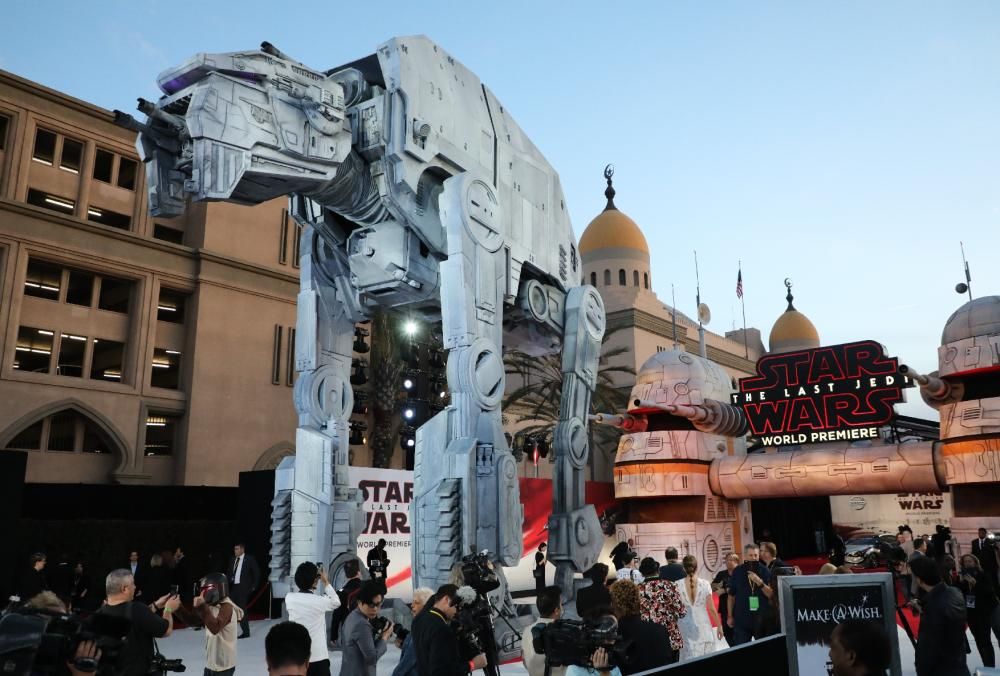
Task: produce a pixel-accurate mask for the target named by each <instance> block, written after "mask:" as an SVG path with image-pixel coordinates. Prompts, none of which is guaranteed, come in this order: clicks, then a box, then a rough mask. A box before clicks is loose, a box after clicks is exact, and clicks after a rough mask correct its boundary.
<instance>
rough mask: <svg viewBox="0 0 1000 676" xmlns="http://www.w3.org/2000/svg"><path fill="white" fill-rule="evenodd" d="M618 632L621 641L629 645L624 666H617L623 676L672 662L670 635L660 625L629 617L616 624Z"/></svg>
mask: <svg viewBox="0 0 1000 676" xmlns="http://www.w3.org/2000/svg"><path fill="white" fill-rule="evenodd" d="M618 631H619V632H620V633H621V635H622V639H623V640H625V641H626V642H628V643H629V645H628V647H627V650H626V655H627V657H626V660H625V664H621V665H619V668H620V669H621V671H622V674H624V676H628V674H637V673H639V672H640V671H646V670H648V669H655V668H657V667H663V666H666V665H668V664H670V663H671V662H673V659H674V651H673V648H671V647H670V635H669V634H668V633H667V628H666V627H664V626H663V625H662V624H656V623H655V622H647V621H645V620H643V619H641V618H640V617H639V616H638V615H630V616H628V617H623V618H622V619H621V621H619V622H618Z"/></svg>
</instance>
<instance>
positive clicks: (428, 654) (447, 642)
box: [412, 584, 486, 676]
mask: <svg viewBox="0 0 1000 676" xmlns="http://www.w3.org/2000/svg"><path fill="white" fill-rule="evenodd" d="M428 604H430V607H425V608H424V611H423V612H422V613H420V614H419V615H417V618H416V619H415V620H414V621H413V631H412V633H413V646H414V648H416V651H417V670H418V671H419V672H420V673H421V674H427V675H428V676H430V675H432V674H433V676H465V674H468V673H470V672H473V671H475V670H476V669H482V668H483V667H485V666H486V655H485V654H483V653H479V654H478V655H476V656H475V657H474V658H472V659H471V660H463V659H462V657H461V655H460V653H459V646H458V639H457V638H456V636H455V634H454V632H452V630H451V621H452V620H453V619H454V618H455V614H456V613H457V612H458V604H459V601H458V587H456V586H455V585H453V584H444V585H441V586H440V587H439V588H438V590H437V593H435V594H434V596H432V597H431V598H430V599H429V600H428Z"/></svg>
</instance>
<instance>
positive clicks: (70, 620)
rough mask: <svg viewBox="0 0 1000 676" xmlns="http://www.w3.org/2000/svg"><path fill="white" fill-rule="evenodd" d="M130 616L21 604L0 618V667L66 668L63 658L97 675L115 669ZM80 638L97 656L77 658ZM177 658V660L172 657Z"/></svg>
mask: <svg viewBox="0 0 1000 676" xmlns="http://www.w3.org/2000/svg"><path fill="white" fill-rule="evenodd" d="M131 629H132V622H131V621H129V620H128V619H126V618H123V617H115V616H113V615H105V614H103V613H96V614H94V615H90V616H89V617H86V618H84V617H81V616H79V615H75V614H66V613H60V612H56V611H51V610H43V609H39V608H19V609H17V610H15V611H13V612H10V613H8V614H7V615H4V616H3V618H0V673H2V674H4V676H20V675H21V674H36V673H42V674H65V673H68V672H69V670H68V667H67V663H68V662H72V663H73V666H74V667H76V668H77V669H79V670H80V671H85V672H92V673H95V674H96V676H104V675H105V674H112V673H114V671H115V669H116V667H117V664H118V658H119V656H120V654H121V650H122V646H123V645H124V643H125V637H126V636H128V634H129V632H130V631H131ZM84 641H93V642H94V644H95V645H96V646H97V648H98V649H100V651H101V654H100V659H97V660H95V659H92V658H83V657H81V658H77V657H76V651H77V648H78V647H79V646H80V644H81V643H83V642H84ZM176 661H177V662H179V660H176Z"/></svg>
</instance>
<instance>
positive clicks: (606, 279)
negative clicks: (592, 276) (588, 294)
mask: <svg viewBox="0 0 1000 676" xmlns="http://www.w3.org/2000/svg"><path fill="white" fill-rule="evenodd" d="M604 286H611V270H605V271H604Z"/></svg>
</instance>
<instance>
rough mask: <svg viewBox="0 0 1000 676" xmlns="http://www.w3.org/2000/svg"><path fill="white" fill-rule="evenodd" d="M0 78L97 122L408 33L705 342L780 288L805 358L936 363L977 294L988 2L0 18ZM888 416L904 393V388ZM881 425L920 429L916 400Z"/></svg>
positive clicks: (993, 130)
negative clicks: (288, 62) (163, 79)
mask: <svg viewBox="0 0 1000 676" xmlns="http://www.w3.org/2000/svg"><path fill="white" fill-rule="evenodd" d="M3 14H4V20H3V21H2V23H0V68H3V69H5V70H9V71H12V72H14V73H16V74H18V75H21V76H23V77H27V78H30V79H32V80H36V81H38V82H40V83H42V84H45V85H47V86H50V87H53V88H55V89H59V90H62V91H65V92H67V93H69V94H72V95H74V96H77V97H79V98H82V99H85V100H87V101H91V102H93V103H96V104H98V105H101V106H104V107H106V108H122V109H126V110H131V109H132V107H133V106H134V102H135V98H136V97H137V96H145V97H147V98H153V97H155V96H156V95H157V91H156V89H155V86H154V80H155V76H156V74H157V73H158V72H159V71H160V70H162V69H164V68H167V67H169V66H172V65H176V64H177V63H179V62H181V61H182V60H184V59H185V58H187V57H189V56H191V55H192V54H194V53H196V52H199V51H209V52H222V51H233V50H239V49H248V48H253V47H255V46H257V45H258V44H259V43H260V42H261V41H262V40H269V41H271V42H273V43H274V44H276V45H277V46H278V47H279V48H281V49H282V50H284V51H285V52H287V53H289V54H291V55H292V56H293V57H295V58H297V59H299V60H301V61H302V62H304V63H307V64H309V65H312V66H313V67H316V68H326V67H332V66H334V65H338V64H340V63H344V62H347V61H351V60H353V59H355V58H358V57H360V56H364V55H368V54H371V53H372V52H373V51H374V49H375V47H376V46H377V45H378V44H379V43H380V42H382V41H384V40H385V39H387V38H388V37H391V36H393V35H405V34H416V33H423V34H426V35H428V36H430V37H431V38H432V39H434V40H435V41H437V42H438V43H439V44H441V45H442V46H443V47H444V48H445V49H446V50H448V51H449V52H450V53H451V54H452V55H453V56H455V57H456V58H458V59H459V60H461V61H462V62H464V63H465V64H466V65H467V66H468V67H469V68H471V69H472V70H473V71H474V72H476V73H477V74H478V75H479V76H480V78H481V79H482V80H483V81H484V82H485V83H487V84H488V85H489V87H490V88H491V89H492V90H493V91H494V92H495V93H496V94H497V96H498V97H499V98H500V100H501V101H503V103H504V105H505V107H506V108H507V109H508V110H510V111H512V113H513V114H514V116H515V118H516V119H517V120H518V123H519V124H520V125H521V127H522V128H524V129H525V131H526V132H527V133H528V134H529V135H530V136H531V138H532V139H533V141H534V142H535V143H536V145H538V147H539V148H540V149H541V150H542V151H543V152H544V153H545V154H546V156H547V158H548V159H549V161H550V162H551V163H552V164H553V166H555V168H556V169H557V170H558V171H559V172H560V175H561V178H562V183H563V186H564V190H565V192H566V197H567V202H568V205H569V207H570V212H571V214H572V217H573V223H574V227H575V228H576V231H577V233H578V234H579V233H581V232H582V231H583V229H584V228H585V227H586V225H587V223H588V222H589V221H590V219H591V218H592V217H593V216H594V215H596V214H597V213H598V212H599V211H600V210H601V209H602V208H603V205H604V198H603V196H602V191H603V189H604V183H603V180H602V178H601V171H602V169H603V167H604V165H605V163H607V162H613V163H614V164H615V166H616V169H617V173H616V175H615V179H616V181H615V185H616V189H617V190H618V197H617V198H616V203H617V204H618V206H619V208H620V209H622V210H623V211H625V212H626V213H628V214H629V215H630V216H631V217H632V218H634V219H635V221H636V222H637V223H639V225H640V226H641V227H642V228H643V230H644V231H645V233H646V237H647V239H648V240H649V244H650V247H651V250H652V255H653V285H654V288H655V290H656V291H657V292H658V293H659V295H660V297H661V298H662V299H663V300H665V301H667V302H669V299H670V285H671V283H673V284H674V285H675V287H676V291H677V300H678V306H679V308H680V309H681V310H683V311H685V312H687V313H688V314H691V315H693V314H694V294H695V289H694V286H695V284H694V260H693V256H692V251H693V250H695V249H697V250H698V255H699V261H700V266H701V279H702V299H703V300H704V301H705V302H707V303H708V304H709V305H710V306H711V307H712V311H713V320H712V324H711V327H710V328H711V329H713V330H715V331H718V332H723V331H725V330H728V329H731V328H732V327H733V322H734V321H735V322H736V323H737V324H739V323H740V322H741V319H740V318H739V312H740V308H739V303H738V301H737V299H736V296H735V282H736V269H737V261H738V260H740V259H742V261H743V276H744V288H745V292H746V312H747V321H748V324H750V325H752V326H757V327H760V328H761V329H762V331H763V332H764V334H765V338H766V334H767V332H768V330H769V329H770V326H771V324H772V323H773V321H774V320H775V318H776V317H777V316H778V314H779V313H780V312H782V311H783V310H784V306H785V302H784V291H785V290H784V287H783V286H782V280H783V279H784V278H785V277H790V278H792V279H793V280H794V283H795V289H794V291H795V295H796V306H797V307H798V308H799V309H800V310H802V311H803V312H805V313H807V314H808V315H809V316H810V317H811V318H812V320H813V321H814V323H815V324H816V326H817V328H818V329H819V332H820V336H821V338H822V340H823V342H824V343H826V344H834V343H840V342H846V341H849V340H855V339H862V338H873V339H876V340H879V341H880V342H882V343H883V344H884V345H886V347H887V348H888V351H889V353H890V354H892V355H897V356H899V357H900V358H902V359H903V360H904V361H906V362H908V363H910V364H911V365H913V366H914V367H916V368H919V369H920V370H932V369H934V368H936V359H937V355H936V348H937V346H938V344H939V340H940V333H941V328H942V326H943V324H944V322H945V320H946V319H947V317H948V316H949V315H950V314H951V312H952V311H954V309H956V308H957V307H958V306H959V305H960V304H961V303H962V301H963V298H962V297H960V296H958V295H957V294H956V293H955V291H954V290H953V287H954V285H955V283H956V282H958V281H961V279H962V271H961V258H960V253H959V245H958V242H959V240H964V242H965V246H966V251H967V253H968V256H969V261H970V265H971V267H972V274H973V290H974V291H975V292H976V294H977V295H984V294H997V293H1000V266H998V265H996V262H995V261H996V260H997V256H998V253H1000V40H998V39H997V36H998V35H1000V3H998V2H992V1H968V2H960V3H929V2H914V1H909V2H877V3H874V2H851V1H845V2H837V3H800V2H721V1H720V2H711V3H706V2H694V1H692V2H648V3H646V2H618V3H607V2H604V3H597V2H572V3H570V2H520V1H510V2H502V3H478V2H433V1H430V0H425V1H424V2H419V3H416V2H391V1H388V0H383V1H382V2H378V3H352V4H348V3H343V2H312V3H310V2H296V3H274V2H261V1H257V0H247V1H244V2H189V1H187V0H174V1H172V2H166V1H165V0H132V1H131V2H123V1H120V0H104V1H102V2H79V1H78V0H59V1H55V0H36V1H35V2H31V3H28V2H17V3H9V4H8V5H7V6H6V7H5V9H4V11H3ZM910 399H911V402H912V401H913V400H916V399H919V397H917V396H916V395H915V393H913V394H910ZM902 411H903V412H905V413H910V414H921V415H932V412H931V411H930V409H927V408H926V407H924V406H923V405H922V404H913V403H909V404H907V405H906V406H904V407H903V408H902Z"/></svg>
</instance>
